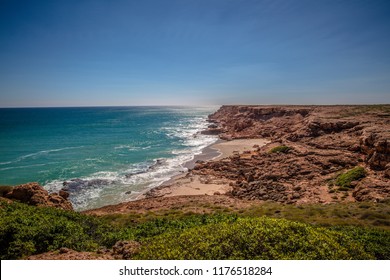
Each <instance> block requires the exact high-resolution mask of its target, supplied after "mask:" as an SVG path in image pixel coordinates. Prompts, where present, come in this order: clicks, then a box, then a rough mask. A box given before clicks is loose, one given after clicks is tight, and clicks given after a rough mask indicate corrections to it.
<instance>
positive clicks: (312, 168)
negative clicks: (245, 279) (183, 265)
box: [0, 105, 390, 259]
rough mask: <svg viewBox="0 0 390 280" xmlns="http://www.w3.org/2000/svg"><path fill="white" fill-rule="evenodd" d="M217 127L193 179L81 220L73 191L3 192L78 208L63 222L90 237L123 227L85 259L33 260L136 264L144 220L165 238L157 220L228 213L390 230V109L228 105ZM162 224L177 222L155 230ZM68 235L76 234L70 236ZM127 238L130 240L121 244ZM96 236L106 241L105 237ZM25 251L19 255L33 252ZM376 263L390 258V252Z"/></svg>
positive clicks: (70, 253) (52, 255) (217, 116)
mask: <svg viewBox="0 0 390 280" xmlns="http://www.w3.org/2000/svg"><path fill="white" fill-rule="evenodd" d="M209 122H210V125H209V128H208V129H207V130H205V131H203V132H202V133H204V134H214V135H218V136H219V138H220V139H221V140H220V141H219V142H218V143H217V144H214V145H213V146H211V147H209V148H208V149H210V150H212V151H213V152H212V155H213V157H212V159H208V160H205V158H207V156H206V157H205V155H203V156H202V157H200V158H201V159H202V160H198V161H196V160H195V161H194V163H193V164H192V165H191V167H190V169H189V170H188V172H186V173H185V174H182V175H180V176H177V177H176V178H173V179H172V180H170V181H168V182H166V183H164V184H163V185H162V186H160V187H158V188H155V189H152V190H150V191H149V192H147V193H146V194H144V195H143V197H142V198H140V199H138V200H136V201H130V202H124V203H121V204H118V205H109V206H105V207H102V208H99V209H93V210H88V211H84V212H83V213H81V214H79V213H75V212H73V209H72V205H71V203H70V202H69V201H68V196H69V194H68V193H67V192H66V190H61V191H60V192H59V193H58V194H57V193H52V194H50V193H48V192H47V191H46V190H44V189H43V188H42V187H41V186H39V184H37V183H29V184H24V185H20V186H16V187H13V188H11V187H2V188H0V191H1V193H0V196H1V197H2V198H1V200H6V201H8V202H9V201H13V200H15V201H19V202H22V203H25V204H28V205H32V206H39V207H54V208H59V209H63V210H70V211H71V212H72V213H74V214H69V215H68V214H66V215H65V214H55V215H65V216H66V217H67V216H69V217H68V218H66V219H71V220H69V221H68V223H74V222H75V221H76V222H77V223H80V224H81V225H82V226H86V227H87V230H88V231H89V230H90V226H89V224H91V225H92V224H94V223H97V222H96V221H97V220H96V221H95V220H89V218H91V219H92V218H93V217H96V216H98V217H101V218H102V219H103V220H104V221H105V222H107V221H109V223H111V224H112V225H113V226H118V225H120V226H123V229H124V232H125V233H126V234H123V233H121V234H120V235H118V237H116V239H115V241H116V243H115V244H114V245H110V246H109V247H108V248H109V249H106V248H101V249H98V250H95V249H93V248H92V249H91V248H89V247H86V248H87V249H88V248H89V249H88V250H87V251H88V252H80V250H81V251H82V249H81V247H80V248H79V245H78V244H77V243H75V244H76V245H75V244H73V243H71V242H68V243H69V244H70V245H69V246H70V247H71V248H69V249H68V248H64V247H62V248H60V249H58V248H57V249H58V250H56V251H53V249H51V251H50V252H47V250H43V249H42V250H38V249H37V250H35V251H31V253H32V252H35V254H36V253H39V252H41V253H42V252H43V254H41V255H35V256H30V259H128V258H133V256H135V255H137V254H139V252H140V250H141V248H142V246H148V245H147V244H148V242H149V241H148V242H146V241H145V240H143V239H142V238H141V237H139V238H138V237H137V236H138V235H137V234H141V233H142V234H144V235H145V236H146V237H148V236H149V230H146V231H145V232H144V231H143V229H142V227H143V223H145V222H146V224H147V225H148V226H147V227H149V226H151V227H153V228H154V230H155V231H156V232H157V233H158V232H159V231H160V230H162V228H164V227H161V225H160V224H159V223H163V222H164V223H166V222H167V221H170V220H169V219H171V220H172V221H174V222H172V224H169V226H168V227H176V223H179V224H180V223H181V222H180V221H181V220H180V219H183V218H185V217H187V216H188V217H189V219H192V218H191V217H196V215H197V214H206V215H208V214H210V215H212V214H213V213H219V212H221V211H222V212H223V213H233V216H231V217H233V218H234V217H235V216H234V215H236V214H241V215H243V216H255V217H257V216H259V215H260V216H261V215H267V216H271V217H276V218H283V217H284V218H287V219H291V220H298V221H305V222H309V223H310V222H312V223H314V224H317V223H318V222H319V223H320V224H327V225H337V224H345V225H360V224H369V225H372V226H376V227H385V228H388V227H389V226H390V224H389V222H388V213H389V212H388V205H389V204H388V203H389V202H388V201H389V198H390V105H375V106H374V105H372V106H222V107H221V108H220V109H219V110H218V111H217V112H215V113H214V114H212V115H210V116H209ZM216 150H217V151H219V156H218V152H217V153H216ZM216 154H217V156H216ZM65 187H66V186H65ZM344 203H345V204H344ZM3 205H4V204H3ZM343 205H345V206H343ZM352 205H353V206H352ZM355 206H356V207H355ZM3 207H4V206H3ZM318 207H319V208H318ZM344 208H345V209H344ZM351 209H352V210H351ZM64 213H70V212H69V211H68V212H64ZM234 213H236V214H234ZM313 213H314V214H313ZM386 213H387V214H386ZM43 215H52V213H50V212H48V213H46V212H45V213H44V214H43ZM72 215H81V216H75V217H77V218H72V217H73V216H72ZM194 215H195V216H194ZM34 217H35V216H34ZM56 217H57V216H56ZM84 217H89V218H84ZM98 217H97V218H98ZM156 217H157V218H158V217H170V218H169V219H168V220H166V219H165V218H164V219H163V220H161V221H160V220H159V221H160V222H158V223H157V222H156V224H153V222H152V224H148V223H147V221H148V220H150V219H152V220H153V219H154V218H156ZM180 217H181V218H180ZM229 217H230V216H229ZM233 218H232V219H233ZM84 219H85V221H84ZM94 219H95V218H94ZM196 219H197V218H196ZM199 219H200V220H201V221H203V220H202V219H204V218H199ZM211 219H212V220H213V219H214V218H211ZM234 219H235V218H234ZM12 221H13V220H12ZM93 221H94V222H93ZM162 221H163V222H162ZM203 222H204V221H203ZM203 222H202V223H203ZM99 223H100V222H99ZM99 223H98V224H97V225H94V227H98V225H99ZM168 223H169V222H168ZM129 225H130V226H131V227H134V226H135V232H136V233H134V234H135V235H131V234H128V228H127V227H128V226H129ZM137 225H139V227H140V229H139V230H140V231H138V229H137ZM165 226H167V225H165ZM131 227H130V228H131ZM65 229H66V227H65ZM103 229H104V230H105V231H107V230H108V229H107V228H104V227H102V230H103ZM97 232H99V231H96V232H95V233H94V234H95V235H96V234H97ZM130 232H131V231H130ZM162 232H163V231H162ZM157 233H156V234H157ZM61 234H64V236H65V235H66V234H68V233H67V230H63V231H61ZM132 234H133V233H132ZM128 235H129V236H130V237H131V238H130V239H127V241H126V239H123V238H129V237H128ZM54 236H57V235H54ZM70 236H73V235H72V234H71V235H70ZM93 236H94V235H93ZM93 236H92V237H93ZM97 236H98V235H97ZM107 236H110V235H107ZM386 236H387V235H386ZM85 238H87V237H85ZM96 238H97V239H98V240H99V242H100V243H104V242H103V241H104V240H105V239H102V240H103V241H101V240H100V239H99V238H100V237H96ZM134 238H135V240H138V241H140V242H141V243H138V241H134ZM386 238H387V237H386ZM27 239H28V238H27ZM385 240H388V239H385ZM145 242H146V243H145ZM370 242H371V241H370ZM375 242H377V241H375ZM381 242H382V241H381ZM383 242H385V241H383ZM386 242H388V241H386ZM61 244H62V243H61ZM64 244H67V243H66V242H65V243H64ZM87 244H89V243H87ZM145 244H146V245H145ZM386 244H387V243H386ZM386 246H387V245H384V247H383V246H382V247H383V248H385V247H386ZM382 247H381V246H379V247H378V248H382ZM26 248H27V247H26ZM26 248H24V247H23V248H22V249H23V250H26ZM53 248H54V247H53ZM74 249H76V251H75V250H74ZM23 250H22V251H21V253H20V254H19V256H28V255H31V253H25V251H23ZM84 250H85V249H84ZM378 250H379V249H378ZM380 250H382V249H380ZM380 250H379V251H380ZM7 254H8V255H7V256H8V257H9V256H13V255H12V254H10V253H7ZM23 254H24V255H23ZM15 256H16V255H15ZM376 257H377V258H388V257H387V253H386V254H383V256H382V255H381V254H379V253H378V256H376Z"/></svg>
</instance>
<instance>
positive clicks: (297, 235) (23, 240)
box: [0, 202, 390, 259]
mask: <svg viewBox="0 0 390 280" xmlns="http://www.w3.org/2000/svg"><path fill="white" fill-rule="evenodd" d="M351 207H353V208H351ZM373 207H374V206H372V205H371V204H367V203H366V204H357V203H356V204H353V206H352V204H351V205H348V204H346V205H344V206H342V205H339V204H338V205H335V206H331V205H330V206H329V205H308V206H304V207H303V206H299V207H298V206H293V205H289V206H282V205H280V204H276V203H274V204H272V203H270V204H264V205H263V206H262V207H253V208H248V209H245V210H243V211H236V210H233V209H229V210H227V208H226V209H216V210H215V211H214V213H210V214H196V213H186V212H185V211H180V210H177V211H171V212H169V211H168V212H164V213H154V212H153V213H152V212H150V213H146V214H143V215H139V214H115V215H108V216H103V217H95V216H88V215H84V214H80V213H76V212H71V211H63V210H59V209H54V208H43V207H33V206H28V205H24V204H20V203H16V202H14V203H7V202H1V204H0V258H1V259H21V258H26V257H28V256H29V255H32V254H39V253H43V252H47V251H53V250H58V249H59V248H61V247H67V248H70V249H73V250H77V251H96V250H97V249H98V248H100V247H107V248H110V247H112V245H113V244H115V242H117V241H119V240H135V241H137V242H140V243H141V245H142V246H141V250H140V252H139V253H138V254H137V255H135V256H134V258H138V259H156V258H157V259H390V231H389V230H386V228H388V227H389V226H390V225H385V224H383V223H382V224H381V223H378V224H375V223H374V224H373V223H372V220H383V221H385V220H388V216H389V215H390V212H389V207H388V204H386V203H383V204H376V206H375V207H377V208H375V207H374V208H373ZM378 207H379V208H378ZM182 210H184V209H182ZM355 214H356V216H355ZM378 215H381V216H380V217H379V216H378ZM267 216H268V217H267ZM271 217H272V218H271ZM293 220H295V221H293ZM298 220H299V221H298ZM366 221H367V223H366ZM368 221H370V222H368ZM357 225H363V226H357ZM367 226H370V227H367Z"/></svg>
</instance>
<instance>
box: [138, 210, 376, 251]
mask: <svg viewBox="0 0 390 280" xmlns="http://www.w3.org/2000/svg"><path fill="white" fill-rule="evenodd" d="M137 258H139V259H370V258H373V256H372V255H371V254H368V253H366V252H365V251H364V249H363V247H362V245H361V244H360V243H358V242H355V241H354V240H353V239H352V238H350V237H349V236H347V235H344V234H343V233H340V232H335V231H330V230H327V229H324V228H315V227H312V226H309V225H306V224H303V223H297V222H291V221H287V220H284V219H271V218H265V217H264V218H238V219H237V220H236V221H231V222H221V223H217V224H210V225H204V226H201V227H195V228H189V229H186V230H181V231H172V232H167V233H165V234H162V235H159V236H156V237H154V238H151V239H148V240H146V242H144V246H143V247H142V249H141V252H140V254H139V255H138V256H137Z"/></svg>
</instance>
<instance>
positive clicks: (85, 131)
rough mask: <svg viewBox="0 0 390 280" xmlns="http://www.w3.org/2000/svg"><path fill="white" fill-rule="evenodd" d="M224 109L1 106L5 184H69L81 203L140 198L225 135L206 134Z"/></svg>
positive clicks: (0, 158) (0, 166) (0, 180)
mask: <svg viewBox="0 0 390 280" xmlns="http://www.w3.org/2000/svg"><path fill="white" fill-rule="evenodd" d="M216 109H217V108H215V107H214V108H212V107H207V108H192V107H191V108H190V107H96V108H92V107H85V108H18V109H14V108H12V109H11V108H10V109H0V185H17V184H23V183H27V182H39V183H41V185H43V186H44V187H45V188H46V189H47V190H49V191H59V190H60V189H62V188H65V189H67V190H68V191H69V192H70V200H71V202H72V204H73V206H74V207H75V209H77V210H85V209H91V208H96V207H100V206H104V205H109V204H115V203H119V202H123V201H128V200H132V199H135V198H136V197H137V196H139V194H140V193H142V192H143V191H145V190H146V189H150V188H153V187H156V186H158V185H160V184H161V183H163V182H164V181H166V180H168V179H169V178H171V177H172V176H174V175H177V174H179V173H180V172H182V171H185V167H184V163H186V162H188V161H190V160H191V159H193V157H194V155H196V154H199V153H201V151H202V149H203V148H204V147H206V146H208V145H210V144H212V143H213V142H215V141H216V140H217V139H216V137H214V136H206V135H202V134H199V132H200V131H201V130H203V129H204V128H206V127H207V122H206V119H207V115H208V114H210V113H212V112H213V111H215V110H216Z"/></svg>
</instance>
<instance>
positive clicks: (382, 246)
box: [332, 226, 390, 260]
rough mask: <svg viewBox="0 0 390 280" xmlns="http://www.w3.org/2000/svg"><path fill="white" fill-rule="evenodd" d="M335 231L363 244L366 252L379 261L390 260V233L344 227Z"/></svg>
mask: <svg viewBox="0 0 390 280" xmlns="http://www.w3.org/2000/svg"><path fill="white" fill-rule="evenodd" d="M332 230H334V231H338V232H341V233H343V234H344V235H346V236H349V237H350V238H352V239H353V240H355V241H357V242H359V243H360V244H362V246H363V248H364V250H365V251H366V252H367V253H369V254H371V255H373V256H374V257H375V258H376V259H378V260H389V259H390V232H389V231H386V230H381V229H369V228H363V227H353V226H343V227H334V228H332Z"/></svg>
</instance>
